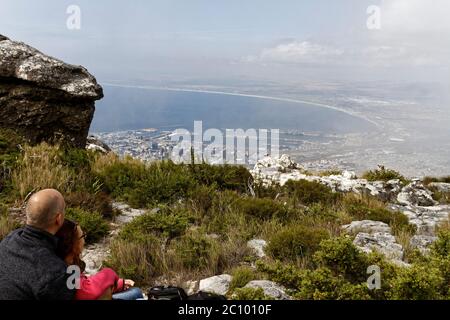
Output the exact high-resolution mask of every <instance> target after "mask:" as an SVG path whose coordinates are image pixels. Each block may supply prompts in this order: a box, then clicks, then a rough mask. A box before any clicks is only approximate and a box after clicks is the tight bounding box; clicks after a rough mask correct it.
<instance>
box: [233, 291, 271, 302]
mask: <svg viewBox="0 0 450 320" xmlns="http://www.w3.org/2000/svg"><path fill="white" fill-rule="evenodd" d="M232 299H233V300H273V299H272V298H271V297H269V296H266V295H265V293H264V290H263V289H262V288H239V289H236V290H235V291H234V294H233V296H232Z"/></svg>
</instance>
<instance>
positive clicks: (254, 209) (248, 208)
mask: <svg viewBox="0 0 450 320" xmlns="http://www.w3.org/2000/svg"><path fill="white" fill-rule="evenodd" d="M236 205H237V209H238V210H239V211H241V212H242V213H244V214H245V215H247V216H248V218H250V219H251V218H257V219H260V220H270V219H280V220H286V219H288V218H289V215H290V210H289V209H288V208H287V207H286V206H284V205H283V204H281V203H280V202H277V201H275V200H272V199H267V198H265V199H259V198H242V199H240V200H239V201H237V202H236Z"/></svg>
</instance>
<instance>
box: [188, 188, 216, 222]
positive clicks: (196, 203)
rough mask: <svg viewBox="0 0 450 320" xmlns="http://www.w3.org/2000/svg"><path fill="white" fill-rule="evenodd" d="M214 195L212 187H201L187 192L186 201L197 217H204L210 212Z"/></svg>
mask: <svg viewBox="0 0 450 320" xmlns="http://www.w3.org/2000/svg"><path fill="white" fill-rule="evenodd" d="M216 194H217V191H216V190H215V188H214V187H211V186H204V185H201V186H198V187H196V188H195V189H192V190H190V191H189V192H188V199H189V201H190V202H191V205H192V209H193V210H195V211H196V212H197V213H198V214H199V216H201V217H204V216H205V215H208V213H209V212H210V211H211V209H212V207H213V205H214V198H215V196H216Z"/></svg>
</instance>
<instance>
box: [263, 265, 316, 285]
mask: <svg viewBox="0 0 450 320" xmlns="http://www.w3.org/2000/svg"><path fill="white" fill-rule="evenodd" d="M256 268H257V270H258V271H259V272H261V273H265V274H267V276H268V277H269V279H270V280H272V281H274V282H276V283H279V284H281V285H283V286H285V287H286V288H289V289H292V290H298V288H300V286H301V283H302V281H303V278H304V276H305V273H306V272H307V271H306V270H303V269H299V268H297V267H295V266H294V265H292V264H286V263H282V262H281V261H277V262H275V263H273V264H269V263H265V262H263V261H260V260H259V261H257V262H256Z"/></svg>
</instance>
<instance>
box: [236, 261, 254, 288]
mask: <svg viewBox="0 0 450 320" xmlns="http://www.w3.org/2000/svg"><path fill="white" fill-rule="evenodd" d="M231 275H232V276H233V279H232V280H231V283H230V291H234V290H235V289H238V288H242V287H244V286H245V285H246V284H247V283H249V282H250V281H252V280H255V276H256V274H255V270H254V269H252V268H250V267H246V266H239V267H237V268H234V269H233V270H232V272H231Z"/></svg>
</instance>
